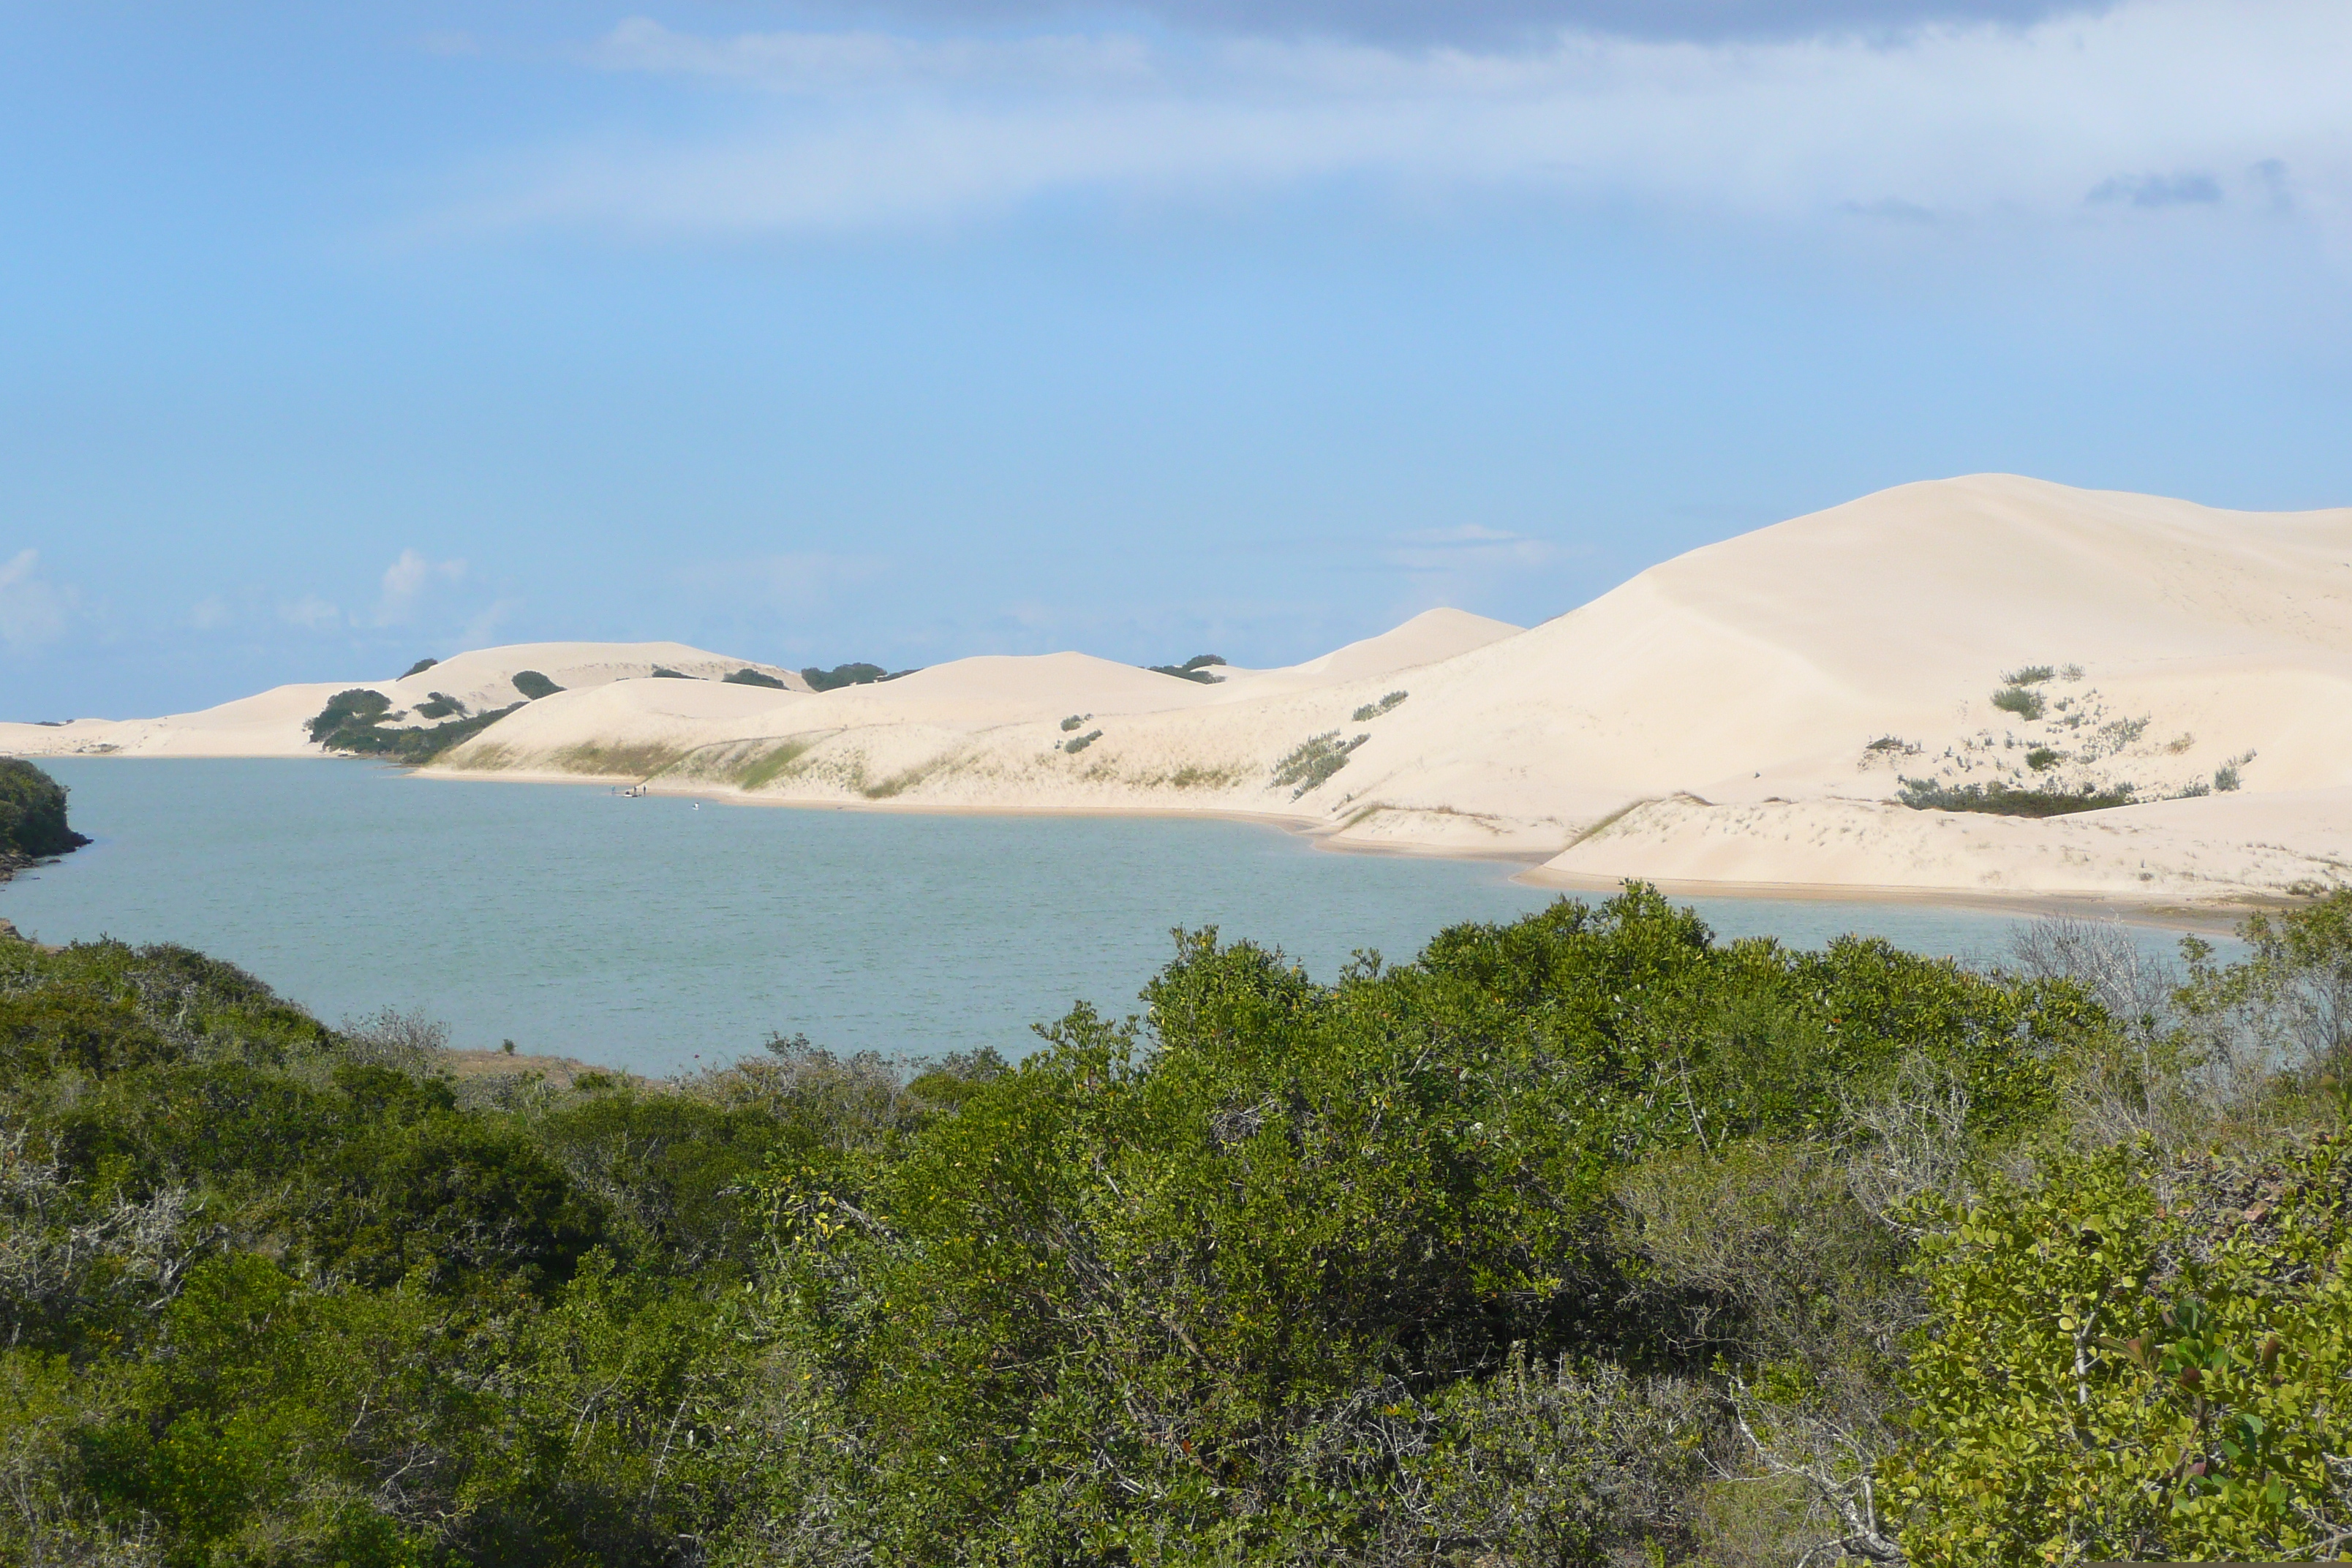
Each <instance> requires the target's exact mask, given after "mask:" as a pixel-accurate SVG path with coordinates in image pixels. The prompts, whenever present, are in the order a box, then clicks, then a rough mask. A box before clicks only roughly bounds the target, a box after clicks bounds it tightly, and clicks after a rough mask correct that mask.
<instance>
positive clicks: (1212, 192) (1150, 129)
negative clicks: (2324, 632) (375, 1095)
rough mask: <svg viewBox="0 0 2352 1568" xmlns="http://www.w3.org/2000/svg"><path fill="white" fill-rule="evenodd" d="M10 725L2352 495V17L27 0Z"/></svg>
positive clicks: (1320, 621)
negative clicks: (587, 652) (588, 642)
mask: <svg viewBox="0 0 2352 1568" xmlns="http://www.w3.org/2000/svg"><path fill="white" fill-rule="evenodd" d="M0 24H5V29H4V30H0V39H5V42H0V144H5V146H6V148H7V149H8V152H7V155H6V156H5V158H0V718H7V719H51V718H65V717H70V716H79V715H102V716H110V717H123V716H131V715H139V714H151V713H157V712H164V711H172V710H185V709H189V708H194V707H201V706H205V705H207V704H210V703H213V702H217V701H222V700H227V699H230V698H233V697H236V696H240V695H244V694H246V693H247V692H251V691H255V690H258V689H263V688H266V687H268V686H271V685H275V684H277V683H279V682H282V681H289V680H340V679H383V678H385V677H389V676H393V675H396V674H398V673H399V672H400V671H401V670H403V669H404V668H407V666H408V665H409V664H410V663H412V662H413V661H414V660H415V659H416V658H423V657H427V656H437V657H446V656H447V655H448V654H451V653H453V652H456V651H458V650H460V649H462V648H465V647H480V646H485V645H488V644H491V643H503V642H520V641H533V640H544V639H556V638H563V639H570V638H593V639H627V640H637V639H652V638H671V639H676V640H678V641H682V642H688V643H692V644H695V645H698V646H700V647H709V648H711V649H713V650H716V651H718V652H720V653H724V654H730V655H735V656H740V657H742V658H752V659H760V660H763V661H771V662H774V663H779V664H783V665H788V666H793V667H800V666H803V665H808V664H824V665H827V666H830V665H832V664H835V663H840V662H844V661H847V660H869V661H872V662H875V663H879V664H885V665H887V666H890V667H892V668H907V667H911V666H917V665H924V664H930V663H935V662H939V661H941V660H944V659H949V658H959V657H962V656H965V655H970V654H979V653H1040V652H1048V651H1053V650H1055V649H1060V648H1068V647H1076V648H1080V649H1083V650H1086V651H1088V652H1092V653H1097V654H1100V655H1102V656H1104V657H1107V658H1118V659H1122V660H1127V661H1129V662H1134V663H1160V662H1166V661H1171V660H1181V659H1182V658H1188V657H1190V656H1192V655H1195V654H1200V653H1216V654H1220V655H1223V657H1225V658H1229V659H1231V660H1232V661H1234V663H1237V664H1244V665H1252V666H1262V665H1268V664H1278V663H1286V662H1290V661H1294V660H1297V659H1300V658H1308V657H1312V656H1313V655H1315V654H1318V653H1320V652H1323V651H1326V650H1328V648H1330V647H1335V646H1337V645H1339V644H1340V643H1342V642H1346V641H1349V640H1351V639H1353V638H1356V637H1365V636H1369V635H1371V634H1374V633H1376V632H1379V631H1381V630H1383V629H1385V628H1386V627H1388V626H1392V625H1394V624H1396V623H1397V622H1399V621H1401V620H1402V619H1404V618H1405V617H1406V616H1411V615H1413V614H1415V613H1417V612H1419V611H1421V610H1423V609H1427V608H1429V607H1431V606H1433V605H1459V606H1461V607H1463V608H1465V609H1469V610H1475V611H1477V612H1479V613H1481V614H1485V615H1490V616H1499V617H1502V618H1504V619H1507V620H1510V621H1515V622H1518V623H1521V624H1529V623H1533V622H1535V621H1538V620H1542V619H1544V618H1546V617H1549V616H1555V615H1559V614H1561V613H1563V612H1565V611H1567V610H1570V609H1571V608H1573V607H1574V606H1575V605H1579V604H1580V603H1582V602H1584V601H1586V600H1588V599H1590V598H1591V597H1593V596H1594V595H1598V594H1601V593H1602V592H1605V591H1606V590H1607V589H1609V588H1610V587H1612V586H1613V585H1614V584H1617V583H1619V582H1622V580H1624V579H1625V578H1626V577H1628V576H1630V575H1632V574H1634V573H1636V572H1639V571H1640V570H1642V569H1643V567H1645V566H1648V565H1651V564H1653V563H1656V562H1659V561H1662V560H1664V559H1667V558H1669V557H1671V556H1673V555H1675V554H1677V553H1679V552H1683V551H1685V550H1687V549H1690V548H1693V547H1695V546H1697V545H1700V544H1704V543H1706V542H1711V541H1714V540H1717V539H1722V538H1727V537H1729V536H1730V535H1732V534H1735V533H1738V532H1742V531H1747V530H1749V529H1752V528H1757V527H1760V526H1763V525H1765V524H1767V523H1769V522H1772V521H1778V520H1780V519H1782V518H1786V517H1791V516H1796V515H1801V514H1802V513H1804V512H1807V511H1811V510H1817V509H1819V508H1822V507H1825V506H1832V505H1835V504H1837V503H1838V502H1841V501H1843V500H1851V499H1853V498H1854V497H1856V496H1859V495H1863V494H1866V493H1868V492H1870V491H1872V490H1874V489H1882V488H1884V487H1885V486H1888V485H1894V484H1900V483H1905V482H1907V481H1910V480H1915V479H1933V478H1939V477H1945V476H1949V475H1955V474H1964V473H1972V472H1980V471H1987V470H2001V471H2008V472H2017V473H2026V474H2032V475H2037V476H2040V477H2042V478H2045V479H2054V480H2059V481H2062V482H2064V483H2068V484H2074V485H2083V486H2089V487H2095V488H2101V489H2128V490H2138V491H2147V492H2153V493H2160V494H2166V495H2175V496H2183V497H2187V498H2189V499H2190V500H2197V501H2200V502H2204V503H2206V504H2209V505H2215V506H2228V507H2241V508H2249V509H2259V510H2273V509H2300V508H2308V507H2319V506H2340V505H2346V504H2352V289H2347V284H2352V92H2347V90H2346V89H2345V86H2344V84H2345V83H2346V82H2347V81H2352V6H2347V5H2343V4H2342V3H2341V0H2231V3H2229V4H2198V3H2189V0H2115V3H2112V4H2059V3H2046V0H1452V3H1449V4H1430V3H1426V0H1251V3H1248V4H1244V3H1243V0H1157V3H1151V0H1146V3H1144V4H1139V5H1123V6H1118V7H1097V6H1092V5H1083V4H1068V5H1062V4H1048V3H1045V0H1036V3H1032V0H903V3H900V4H896V5H856V4H850V3H847V0H844V3H841V4H832V3H828V0H813V3H810V4H804V5H782V4H770V3H767V0H680V3H677V4H662V3H660V0H622V4H619V5H614V6H596V5H583V4H569V3H567V4H554V3H548V4H520V3H519V4H510V5H488V4H471V5H469V4H462V3H457V0H444V3H433V4H406V3H403V0H386V3H382V4H376V5H365V6H317V5H206V4H202V3H200V0H199V3H192V4H190V5H181V6H171V7H163V6H152V5H116V4H111V3H110V0H59V3H57V4H21V3H14V0H11V3H6V4H0Z"/></svg>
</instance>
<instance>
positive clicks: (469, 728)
mask: <svg viewBox="0 0 2352 1568" xmlns="http://www.w3.org/2000/svg"><path fill="white" fill-rule="evenodd" d="M436 700H438V696H437V694H436ZM431 706H433V705H432V704H429V703H428V704H424V705H421V706H420V707H419V708H418V709H417V711H418V712H419V713H423V712H425V708H427V707H431ZM521 706H522V704H521V703H520V702H516V703H510V704H509V705H508V706H506V707H504V708H493V709H491V710H488V711H487V712H482V713H476V714H472V715H470V716H468V717H467V718H463V719H451V720H448V721H446V722H444V723H439V724H429V725H416V726H410V727H407V728H396V727H393V726H390V725H387V724H386V723H384V720H385V718H386V717H387V716H388V715H389V713H390V710H391V708H392V702H391V700H390V699H389V698H387V697H385V696H384V695H383V693H382V692H380V691H371V690H369V689H366V688H365V687H353V688H352V689H349V690H345V691H339V692H337V693H335V695H334V696H333V697H331V698H330V699H328V700H327V705H326V707H325V708H323V709H321V710H320V711H319V714H318V716H317V717H316V718H314V719H312V720H311V721H310V724H309V729H310V739H311V740H312V741H314V742H318V744H319V745H320V747H321V748H323V749H324V750H326V751H330V752H342V753H344V754H345V755H348V756H360V757H384V758H388V759H389V760H391V761H393V762H397V763H407V764H409V765H411V766H416V765H421V764H423V763H429V762H431V761H432V760H433V759H434V758H435V757H437V756H439V755H440V754H441V753H442V752H446V751H447V750H449V748H451V747H452V746H455V745H457V744H458V743H459V742H463V741H467V740H471V739H472V738H473V737H474V736H476V735H478V734H480V733H481V732H482V731H484V730H487V729H488V728H489V727H490V726H491V725H492V724H495V723H497V722H498V721H499V720H501V719H503V718H505V717H506V716H507V715H508V714H509V713H511V712H513V711H514V710H516V709H518V708H520V707H521Z"/></svg>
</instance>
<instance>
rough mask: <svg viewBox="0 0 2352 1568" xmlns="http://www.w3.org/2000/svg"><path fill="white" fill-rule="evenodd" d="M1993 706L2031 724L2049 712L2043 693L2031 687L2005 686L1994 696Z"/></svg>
mask: <svg viewBox="0 0 2352 1568" xmlns="http://www.w3.org/2000/svg"><path fill="white" fill-rule="evenodd" d="M1992 705H1993V706H1994V707H1995V708H1998V709H2000V710H2001V711H2003V712H2005V713H2014V714H2016V715H2017V716H2018V717H2019V718H2021V719H2023V720H2026V721H2029V722H2031V721H2033V720H2035V719H2039V718H2041V717H2042V714H2043V713H2044V712H2045V711H2047V710H2048V706H2049V705H2048V703H2047V702H2045V701H2044V700H2043V699H2042V693H2040V692H2039V691H2036V690H2034V689H2032V687H2030V686H2004V687H2002V688H2001V689H2000V690H1999V691H1996V692H1994V693H1993V694H1992Z"/></svg>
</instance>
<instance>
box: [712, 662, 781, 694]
mask: <svg viewBox="0 0 2352 1568" xmlns="http://www.w3.org/2000/svg"><path fill="white" fill-rule="evenodd" d="M719 679H721V680H723V681H725V682H726V683H727V684H728V685H730V686H766V687H771V688H773V689H775V690H778V691H783V690H786V689H788V688H786V687H785V685H784V683H783V682H782V680H779V679H776V678H775V677H774V676H772V675H770V674H768V673H767V672H766V671H765V670H759V669H753V668H751V666H749V665H745V666H744V667H743V668H741V669H739V670H737V671H736V672H735V673H734V674H732V675H725V676H721V677H719Z"/></svg>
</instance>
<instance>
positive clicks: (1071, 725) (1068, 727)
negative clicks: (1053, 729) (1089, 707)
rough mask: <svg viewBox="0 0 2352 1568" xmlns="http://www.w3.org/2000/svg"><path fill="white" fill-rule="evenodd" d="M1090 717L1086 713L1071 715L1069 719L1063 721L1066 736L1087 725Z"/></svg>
mask: <svg viewBox="0 0 2352 1568" xmlns="http://www.w3.org/2000/svg"><path fill="white" fill-rule="evenodd" d="M1089 717H1090V715H1088V714H1085V713H1073V714H1071V715H1070V716H1069V717H1068V718H1066V719H1065V720H1063V721H1062V732H1063V733H1064V734H1068V733H1069V732H1070V731H1073V730H1075V729H1076V728H1077V727H1078V726H1079V725H1081V724H1083V723H1085V722H1086V721H1087V719H1088V718H1089Z"/></svg>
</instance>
